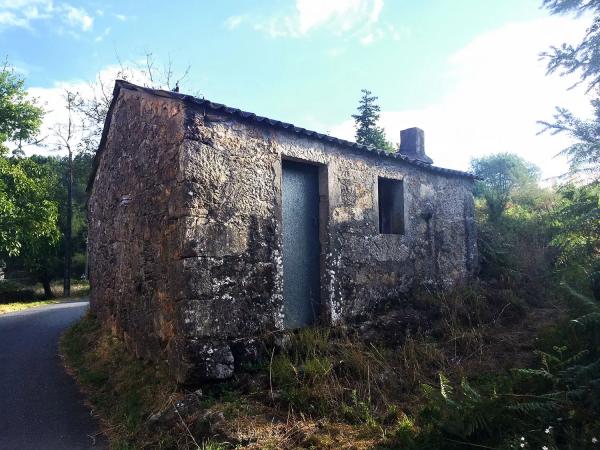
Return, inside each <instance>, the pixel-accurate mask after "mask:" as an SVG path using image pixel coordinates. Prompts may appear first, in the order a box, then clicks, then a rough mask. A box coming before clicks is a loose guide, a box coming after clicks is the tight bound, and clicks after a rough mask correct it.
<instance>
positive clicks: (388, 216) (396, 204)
mask: <svg viewBox="0 0 600 450" xmlns="http://www.w3.org/2000/svg"><path fill="white" fill-rule="evenodd" d="M378 184H379V186H378V187H379V232H380V233H381V234H404V186H403V183H402V181H399V180H389V179H387V178H379V183H378Z"/></svg>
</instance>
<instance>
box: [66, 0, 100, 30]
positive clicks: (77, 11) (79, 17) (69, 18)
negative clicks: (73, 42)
mask: <svg viewBox="0 0 600 450" xmlns="http://www.w3.org/2000/svg"><path fill="white" fill-rule="evenodd" d="M62 10H63V11H64V14H65V16H64V20H65V21H66V22H67V23H68V24H69V25H71V26H72V27H76V28H80V29H81V31H89V30H91V29H92V26H93V25H94V18H93V17H92V16H90V15H89V14H88V13H87V12H86V11H85V10H84V9H83V8H75V7H74V6H71V5H67V4H64V5H62Z"/></svg>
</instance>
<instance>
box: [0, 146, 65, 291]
mask: <svg viewBox="0 0 600 450" xmlns="http://www.w3.org/2000/svg"><path fill="white" fill-rule="evenodd" d="M55 182H56V181H55V180H54V179H53V178H52V176H50V175H49V174H48V172H47V171H45V170H44V168H43V167H42V166H40V165H38V164H37V163H35V161H32V160H31V159H29V158H15V157H12V158H8V157H6V156H5V155H0V257H3V258H8V257H15V256H19V257H20V258H22V260H23V262H24V265H25V267H26V268H27V269H28V270H29V271H30V272H31V273H33V274H34V275H36V276H37V275H41V276H40V277H39V279H40V281H41V282H42V284H43V286H44V291H45V294H46V297H48V298H49V297H52V291H51V290H50V279H49V278H48V277H47V276H45V272H46V271H47V270H49V267H48V265H45V264H44V263H43V260H44V259H45V258H44V255H45V254H47V253H49V252H53V251H54V252H55V251H56V245H57V243H58V241H59V238H60V235H59V232H58V227H57V220H58V204H57V202H56V201H55V200H54V199H53V197H52V189H53V185H54V184H55Z"/></svg>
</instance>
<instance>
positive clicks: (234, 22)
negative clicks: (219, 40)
mask: <svg viewBox="0 0 600 450" xmlns="http://www.w3.org/2000/svg"><path fill="white" fill-rule="evenodd" d="M243 21H244V16H231V17H228V18H227V20H225V27H227V29H229V30H235V29H236V28H237V27H239V26H240V24H241V23H242V22H243Z"/></svg>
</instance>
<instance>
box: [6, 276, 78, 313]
mask: <svg viewBox="0 0 600 450" xmlns="http://www.w3.org/2000/svg"><path fill="white" fill-rule="evenodd" d="M2 285H5V287H6V288H7V289H9V290H10V291H15V292H17V293H18V292H22V291H27V292H32V294H33V299H31V300H15V301H11V298H8V299H7V300H5V301H2V302H0V315H1V314H6V313H9V312H15V311H21V310H24V309H29V308H36V307H38V306H44V305H52V304H56V303H60V302H61V301H65V300H70V299H76V298H80V297H85V296H87V295H88V294H89V291H90V284H89V282H88V281H84V280H71V295H69V296H68V297H66V296H64V295H61V294H58V295H56V294H55V295H56V298H54V299H50V300H41V298H42V297H43V295H44V289H43V287H42V286H41V284H39V283H38V284H35V285H33V286H27V285H22V284H19V283H15V282H13V281H11V280H3V281H0V288H2V287H3V286H2ZM51 287H52V291H53V292H54V293H57V292H61V291H62V281H56V282H54V283H52V285H51ZM38 299H40V300H38Z"/></svg>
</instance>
